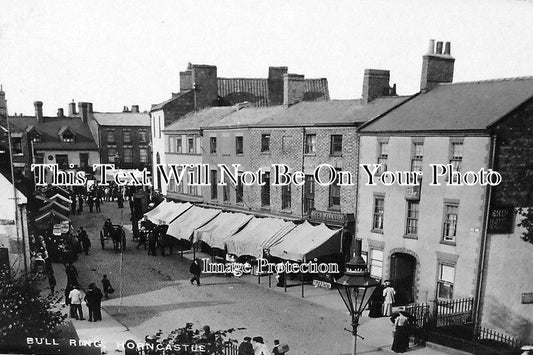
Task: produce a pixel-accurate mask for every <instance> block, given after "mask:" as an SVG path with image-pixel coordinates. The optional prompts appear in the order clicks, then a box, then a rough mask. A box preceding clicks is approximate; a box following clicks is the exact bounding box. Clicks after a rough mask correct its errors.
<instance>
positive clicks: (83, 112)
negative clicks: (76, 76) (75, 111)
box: [78, 102, 89, 123]
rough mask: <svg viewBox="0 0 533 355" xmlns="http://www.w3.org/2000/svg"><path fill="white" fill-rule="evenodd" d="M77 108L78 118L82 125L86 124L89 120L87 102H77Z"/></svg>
mask: <svg viewBox="0 0 533 355" xmlns="http://www.w3.org/2000/svg"><path fill="white" fill-rule="evenodd" d="M78 106H79V108H80V118H81V121H82V122H83V123H87V122H88V120H89V103H88V102H79V103H78Z"/></svg>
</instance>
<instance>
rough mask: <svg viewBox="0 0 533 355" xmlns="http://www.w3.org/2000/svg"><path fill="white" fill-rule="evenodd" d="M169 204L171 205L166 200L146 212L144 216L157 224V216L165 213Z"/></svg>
mask: <svg viewBox="0 0 533 355" xmlns="http://www.w3.org/2000/svg"><path fill="white" fill-rule="evenodd" d="M169 203H170V202H169V201H167V200H164V201H163V202H161V203H160V204H159V205H157V206H155V207H154V208H153V209H152V210H150V211H148V212H146V213H145V214H144V216H145V217H146V218H148V219H149V220H150V221H152V222H154V223H156V220H155V218H156V216H157V215H158V214H159V213H161V212H163V211H164V210H165V209H166V206H167V205H168V204H169Z"/></svg>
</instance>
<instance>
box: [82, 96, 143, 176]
mask: <svg viewBox="0 0 533 355" xmlns="http://www.w3.org/2000/svg"><path fill="white" fill-rule="evenodd" d="M86 107H87V108H88V110H89V112H88V117H89V126H90V128H91V132H92V135H93V137H94V139H95V141H96V143H97V145H98V148H99V151H100V162H101V163H102V164H110V163H114V164H115V165H118V167H119V168H121V169H140V170H142V169H144V168H146V169H148V171H150V172H151V171H152V154H151V152H150V136H151V127H150V115H149V114H148V113H147V112H139V106H137V105H133V106H132V108H131V110H130V109H128V107H126V106H125V107H124V110H123V112H93V110H92V104H89V103H87V104H85V103H82V104H81V105H80V109H81V110H85V108H86Z"/></svg>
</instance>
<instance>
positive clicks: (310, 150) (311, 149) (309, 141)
mask: <svg viewBox="0 0 533 355" xmlns="http://www.w3.org/2000/svg"><path fill="white" fill-rule="evenodd" d="M315 153H316V134H306V135H305V154H315Z"/></svg>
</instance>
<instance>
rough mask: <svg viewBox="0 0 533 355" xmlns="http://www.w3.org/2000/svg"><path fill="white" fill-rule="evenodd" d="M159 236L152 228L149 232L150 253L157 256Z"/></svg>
mask: <svg viewBox="0 0 533 355" xmlns="http://www.w3.org/2000/svg"><path fill="white" fill-rule="evenodd" d="M156 248H157V236H156V234H155V232H154V231H153V230H152V231H150V232H149V233H148V255H152V256H156V255H157V252H156Z"/></svg>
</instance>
